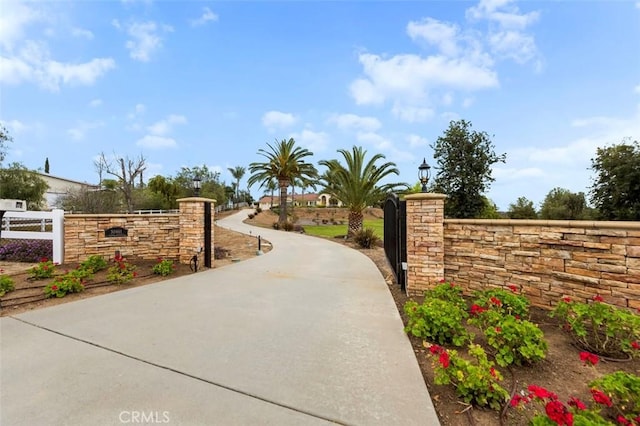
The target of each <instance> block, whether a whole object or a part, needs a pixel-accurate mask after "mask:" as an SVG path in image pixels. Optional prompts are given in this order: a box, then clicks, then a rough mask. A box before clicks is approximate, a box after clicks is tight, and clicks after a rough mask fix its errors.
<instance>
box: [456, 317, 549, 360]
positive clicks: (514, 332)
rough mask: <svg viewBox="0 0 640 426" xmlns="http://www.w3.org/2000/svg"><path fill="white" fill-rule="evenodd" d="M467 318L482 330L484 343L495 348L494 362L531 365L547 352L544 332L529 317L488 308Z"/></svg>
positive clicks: (542, 357)
mask: <svg viewBox="0 0 640 426" xmlns="http://www.w3.org/2000/svg"><path fill="white" fill-rule="evenodd" d="M468 322H469V324H471V325H475V326H477V327H479V328H480V329H481V330H482V332H483V333H484V335H485V337H486V338H487V344H488V345H489V346H490V347H492V348H493V349H494V350H495V358H496V362H497V363H498V365H499V366H501V367H507V366H509V365H512V364H516V365H530V364H534V363H536V362H538V361H540V360H543V359H544V358H546V356H547V350H548V345H547V342H546V340H545V339H544V333H543V332H542V330H540V329H539V328H538V326H537V325H536V324H534V323H532V322H530V321H527V320H520V319H517V318H515V317H513V316H511V315H505V314H504V313H502V312H499V311H495V310H491V309H489V310H486V311H484V312H482V313H479V314H477V315H475V316H474V317H472V318H470V319H469V321H468Z"/></svg>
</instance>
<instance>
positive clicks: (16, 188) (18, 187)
mask: <svg viewBox="0 0 640 426" xmlns="http://www.w3.org/2000/svg"><path fill="white" fill-rule="evenodd" d="M48 188H49V185H47V182H45V180H44V179H42V178H41V177H40V176H38V174H37V173H36V172H34V171H33V170H29V169H27V168H26V167H25V166H23V165H22V164H20V163H11V164H10V165H9V167H7V168H6V169H0V198H13V199H17V200H25V201H26V202H27V208H28V209H29V210H40V209H41V208H42V206H43V205H44V201H45V200H44V194H45V193H46V192H47V189H48Z"/></svg>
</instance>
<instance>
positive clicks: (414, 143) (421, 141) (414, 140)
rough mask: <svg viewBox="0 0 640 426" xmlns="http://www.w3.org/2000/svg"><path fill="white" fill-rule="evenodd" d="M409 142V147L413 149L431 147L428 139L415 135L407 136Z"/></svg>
mask: <svg viewBox="0 0 640 426" xmlns="http://www.w3.org/2000/svg"><path fill="white" fill-rule="evenodd" d="M407 142H409V146H410V147H411V148H419V147H423V146H428V145H429V140H428V139H427V138H424V137H422V136H419V135H413V134H411V135H409V136H407Z"/></svg>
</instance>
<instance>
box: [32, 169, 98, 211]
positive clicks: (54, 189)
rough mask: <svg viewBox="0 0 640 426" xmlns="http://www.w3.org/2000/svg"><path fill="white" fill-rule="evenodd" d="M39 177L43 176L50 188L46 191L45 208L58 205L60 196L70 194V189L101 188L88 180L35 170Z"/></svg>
mask: <svg viewBox="0 0 640 426" xmlns="http://www.w3.org/2000/svg"><path fill="white" fill-rule="evenodd" d="M35 173H36V174H37V175H38V177H40V178H42V179H43V180H44V181H45V182H46V183H47V185H49V188H48V189H47V192H46V193H45V206H44V208H45V209H52V208H54V207H55V206H56V202H57V201H58V198H60V197H61V196H63V195H66V194H68V193H69V192H70V191H73V190H79V189H82V188H87V189H94V190H97V189H100V186H99V185H92V184H90V183H87V182H79V181H77V180H72V179H67V178H63V177H59V176H53V175H50V174H48V173H41V172H35Z"/></svg>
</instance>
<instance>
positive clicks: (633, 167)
mask: <svg viewBox="0 0 640 426" xmlns="http://www.w3.org/2000/svg"><path fill="white" fill-rule="evenodd" d="M591 169H592V170H593V171H595V172H596V177H595V179H594V183H593V186H591V190H590V194H591V203H592V204H593V205H594V206H595V207H596V209H597V210H598V214H599V216H600V217H601V218H603V219H606V220H640V144H639V143H638V141H633V142H630V141H629V140H625V141H623V143H621V144H619V145H613V146H610V147H606V148H598V150H597V153H596V158H593V159H591Z"/></svg>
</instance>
